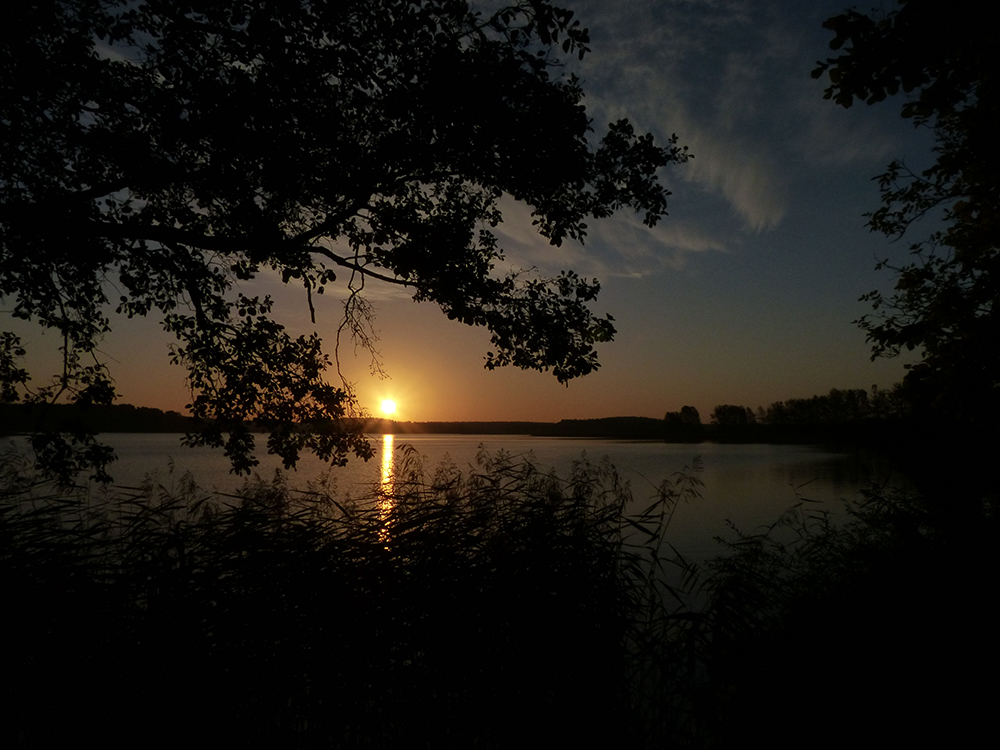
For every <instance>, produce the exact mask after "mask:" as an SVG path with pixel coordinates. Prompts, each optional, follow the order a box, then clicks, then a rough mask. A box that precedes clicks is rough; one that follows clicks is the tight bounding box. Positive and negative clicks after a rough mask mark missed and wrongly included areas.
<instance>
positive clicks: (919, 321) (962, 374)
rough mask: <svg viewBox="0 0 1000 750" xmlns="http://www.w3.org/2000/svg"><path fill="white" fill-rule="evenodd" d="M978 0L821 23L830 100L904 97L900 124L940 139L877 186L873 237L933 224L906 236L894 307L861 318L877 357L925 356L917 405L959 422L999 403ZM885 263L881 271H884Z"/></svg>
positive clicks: (913, 374)
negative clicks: (923, 161)
mask: <svg viewBox="0 0 1000 750" xmlns="http://www.w3.org/2000/svg"><path fill="white" fill-rule="evenodd" d="M983 21H984V19H983V18H982V5H981V4H980V3H976V2H973V1H972V0H961V1H960V2H957V3H950V4H949V5H948V6H947V8H945V7H943V6H942V4H941V3H938V2H932V1H931V0H900V2H899V5H898V7H897V8H896V9H895V10H892V11H890V12H888V13H885V14H884V15H882V16H869V15H864V14H862V13H859V12H857V11H848V12H846V13H844V14H842V15H839V16H836V17H834V18H830V19H829V20H828V21H826V23H825V24H824V25H825V27H826V28H828V29H830V30H831V31H833V32H834V39H833V41H832V42H831V47H832V48H833V49H836V50H843V51H842V52H841V54H840V55H839V56H838V57H835V58H830V59H827V60H826V61H825V62H821V63H819V64H818V67H817V68H816V70H815V71H813V76H814V77H820V76H821V75H823V74H824V73H825V74H827V75H828V76H829V80H830V85H829V87H828V88H827V89H826V98H828V99H832V100H833V101H835V102H836V103H837V104H840V105H841V106H844V107H850V106H851V104H852V103H853V102H854V101H855V100H859V101H863V102H866V103H868V104H873V103H876V102H880V101H882V100H884V99H886V98H887V97H889V96H893V95H896V94H898V93H900V92H902V93H904V94H907V95H909V96H908V97H907V99H906V100H905V101H904V103H903V105H902V111H901V114H902V116H903V117H905V118H908V119H910V120H911V121H912V122H913V123H914V125H915V126H918V127H930V128H933V131H934V147H933V151H934V156H935V160H934V162H933V164H932V165H931V166H930V167H928V168H927V169H925V170H922V171H919V172H914V171H912V170H911V169H910V168H909V167H907V165H906V164H904V163H903V162H901V161H894V162H892V163H891V164H890V165H889V167H888V169H887V170H886V172H885V173H884V174H882V175H881V176H879V177H878V178H877V180H878V184H879V188H880V190H881V193H882V203H881V206H880V207H879V208H878V209H876V210H875V211H873V212H872V213H870V214H868V225H869V227H870V228H871V229H872V230H873V231H878V232H882V233H884V234H886V235H888V236H890V237H893V238H902V237H903V236H904V235H906V234H907V232H908V231H909V230H911V229H914V230H915V228H914V224H916V223H917V222H918V221H919V220H921V219H924V218H925V217H929V218H931V219H932V221H939V222H940V223H938V224H935V225H934V226H936V227H937V228H936V229H934V231H931V232H930V233H929V236H927V237H925V238H920V239H913V238H912V237H910V242H911V245H910V249H911V251H912V253H913V260H912V261H911V262H910V263H908V264H906V265H904V266H902V267H900V268H895V269H894V270H896V271H897V274H898V277H897V283H896V291H895V293H894V294H893V295H892V296H891V297H888V298H886V297H883V296H882V295H881V294H879V293H878V292H872V293H871V294H869V295H866V296H865V297H863V298H862V299H865V300H868V301H871V302H872V307H873V309H874V310H875V313H873V314H871V315H867V316H865V317H863V318H862V319H861V321H860V324H861V327H862V328H863V329H864V330H866V331H867V333H868V338H869V341H871V343H872V345H873V354H874V356H879V355H892V354H896V353H898V352H899V351H901V350H903V349H907V350H914V349H920V350H922V354H923V356H922V361H921V362H920V363H919V364H917V365H915V366H913V367H912V368H911V370H910V372H909V374H908V375H907V379H906V384H907V385H908V386H909V388H910V390H911V391H912V393H913V394H914V396H916V397H917V398H918V399H919V400H922V401H924V402H925V403H927V404H929V405H932V406H935V407H937V408H939V409H941V410H945V411H947V412H950V413H952V414H954V415H960V416H963V417H975V416H982V415H984V414H986V413H994V412H995V410H996V409H997V407H998V404H1000V397H998V392H1000V349H998V348H997V346H996V342H997V341H998V340H1000V321H998V317H997V309H996V302H997V297H998V292H1000V289H998V283H1000V252H998V248H1000V215H998V213H1000V212H998V207H1000V143H998V139H997V134H998V133H1000V95H998V86H1000V80H998V78H997V65H996V51H995V39H996V32H995V30H994V29H993V27H992V26H991V25H990V24H988V23H984V22H983ZM886 265H887V264H885V263H883V264H880V266H886Z"/></svg>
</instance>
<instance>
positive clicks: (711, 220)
mask: <svg viewBox="0 0 1000 750" xmlns="http://www.w3.org/2000/svg"><path fill="white" fill-rule="evenodd" d="M563 4H564V5H566V6H567V7H570V8H571V9H573V10H574V11H576V13H577V16H578V17H579V18H580V20H581V21H582V23H583V24H584V25H585V26H587V27H588V28H589V29H590V38H591V47H592V50H593V51H592V52H591V53H590V54H589V55H588V56H587V57H586V58H585V59H584V61H582V62H579V61H575V60H574V61H573V62H572V63H571V64H569V65H568V66H567V68H566V73H567V74H568V73H569V72H573V73H576V74H577V75H578V76H580V77H581V79H582V81H583V87H584V90H585V92H586V94H587V97H586V100H585V104H586V106H587V109H588V113H589V115H590V117H592V118H593V121H594V126H595V130H596V131H597V132H596V135H597V136H599V135H601V134H602V133H603V130H604V128H605V127H606V124H607V123H608V122H609V121H611V120H616V119H619V118H621V117H628V118H629V119H630V120H631V121H632V122H633V124H634V125H635V126H636V128H637V130H640V131H649V132H652V133H653V134H654V136H656V137H657V138H658V139H659V140H660V141H661V142H664V143H665V142H666V139H667V138H669V137H670V135H671V134H673V133H676V134H677V136H678V137H679V140H680V143H681V144H683V145H687V146H688V147H689V148H690V151H691V153H692V154H693V155H694V158H693V159H692V160H691V161H690V162H689V163H688V164H686V165H680V166H675V167H673V168H670V169H668V170H665V171H664V173H663V175H662V179H663V180H664V181H665V183H666V184H667V185H668V186H669V188H670V190H671V191H672V192H673V195H672V197H671V199H670V204H669V216H667V217H665V218H664V219H663V220H662V221H661V223H660V224H659V225H658V226H657V227H656V228H655V229H653V230H650V229H648V228H646V227H644V226H642V224H641V223H640V221H639V220H638V219H637V218H636V217H634V216H630V215H618V216H615V217H613V218H611V219H609V220H605V221H603V222H600V223H595V224H593V225H592V226H591V228H590V232H589V236H588V238H587V242H586V244H585V245H583V246H581V245H578V244H572V243H566V244H564V246H562V247H560V248H554V247H551V246H549V245H548V244H547V243H546V242H545V241H544V240H543V239H542V238H540V237H539V236H537V235H536V234H535V233H534V232H533V230H532V228H531V225H530V218H529V212H528V210H527V209H525V208H523V207H520V206H517V205H516V204H514V203H513V201H509V202H506V203H505V204H504V207H505V221H504V224H503V225H501V227H500V236H501V240H502V244H503V247H504V248H505V250H506V256H507V263H508V264H509V265H510V266H511V267H534V268H537V269H538V272H539V273H541V274H543V275H550V274H553V275H554V274H555V273H558V272H559V271H561V270H563V269H573V270H576V271H577V272H579V273H580V274H581V275H584V276H588V277H596V278H598V279H600V280H601V282H602V285H603V290H602V293H601V295H600V297H599V298H598V301H597V303H596V305H595V310H596V311H598V312H599V313H601V314H603V313H610V314H611V315H612V316H614V318H615V321H616V326H617V328H618V331H619V334H618V336H617V339H616V341H614V342H612V343H609V344H606V345H602V346H601V347H600V350H599V352H600V358H601V363H602V367H601V369H600V370H599V371H598V372H597V373H596V374H594V375H590V376H588V377H586V378H583V379H581V380H579V381H574V382H572V383H571V384H570V385H569V387H568V388H567V387H564V386H560V385H559V384H558V383H557V382H556V380H555V378H554V377H552V376H551V375H550V374H542V373H536V372H522V371H517V370H503V371H494V372H487V371H485V370H484V369H483V367H482V365H483V358H484V355H485V353H486V352H487V350H488V349H489V336H488V334H487V332H486V331H484V330H481V329H470V328H466V327H463V326H461V325H458V324H455V323H452V322H450V321H448V320H446V319H445V318H444V316H443V315H441V313H440V312H439V310H438V309H437V308H436V307H433V306H430V305H427V304H423V305H417V304H415V303H413V302H412V301H411V300H409V299H408V298H407V297H406V296H405V293H403V291H402V290H399V289H396V288H390V289H378V288H377V287H375V286H374V283H370V284H369V286H368V289H369V290H371V294H370V299H371V301H372V303H373V305H374V306H375V310H376V313H377V315H378V320H377V323H376V327H377V329H378V330H379V332H380V335H381V340H380V342H379V349H380V352H381V355H382V359H383V362H384V367H385V370H386V372H387V373H388V374H389V376H390V377H389V378H388V379H379V378H377V377H373V376H372V375H371V374H370V373H369V370H368V366H367V365H368V358H367V357H366V356H365V355H364V353H361V354H360V355H359V356H358V357H357V358H355V357H353V356H351V354H350V351H349V347H348V348H345V349H344V350H342V363H343V365H344V375H345V376H346V377H347V378H348V379H349V380H350V381H351V382H352V383H353V384H354V387H355V388H356V391H357V393H358V396H359V398H360V399H361V402H362V405H363V406H366V407H368V408H369V409H370V410H371V411H373V412H376V411H377V407H378V403H379V402H380V401H381V400H382V399H383V398H387V397H391V398H394V399H395V400H396V401H397V403H398V405H399V414H398V417H399V418H400V419H412V420H479V419H483V420H487V419H512V420H542V421H554V420H558V419H562V418H583V417H603V416H615V415H640V416H651V417H662V416H663V413H664V412H666V411H668V410H677V409H679V408H680V407H681V406H682V405H684V404H692V405H694V406H696V407H697V408H698V409H699V410H700V411H701V412H702V416H703V419H706V420H707V418H708V414H709V412H710V411H711V408H712V407H713V406H714V405H716V404H719V403H736V404H742V405H748V406H751V407H756V406H759V405H767V404H768V403H770V402H772V401H775V400H780V399H786V398H790V397H804V396H809V395H812V394H814V393H823V392H826V391H827V390H829V389H830V388H834V387H836V388H859V387H860V388H869V387H870V386H871V385H872V384H878V385H879V386H888V385H891V384H892V383H894V382H896V381H898V380H899V379H900V378H901V377H902V375H903V372H904V370H903V361H901V360H899V359H897V360H879V361H877V362H874V363H873V362H871V361H870V358H869V347H868V345H867V344H866V342H865V340H864V334H863V332H861V331H860V330H859V329H858V328H857V327H856V326H854V325H852V321H853V320H855V319H857V318H858V317H860V316H861V315H863V314H864V313H865V312H866V311H867V308H866V305H865V304H864V303H861V302H859V301H858V297H859V296H860V295H861V294H863V293H865V292H867V291H869V290H871V289H874V288H880V289H882V290H889V289H891V287H892V283H893V278H892V275H891V272H888V271H882V272H876V271H875V269H874V266H875V263H876V261H877V260H878V259H882V258H886V257H888V258H892V259H896V260H903V259H904V258H905V254H906V247H905V244H904V243H896V244H893V243H890V242H889V241H888V240H886V238H884V237H882V236H880V235H872V234H871V233H870V232H869V231H868V230H867V229H866V227H865V225H864V218H863V217H862V214H863V213H864V212H865V211H869V210H873V209H874V208H875V207H876V206H877V205H878V192H877V187H876V185H875V183H874V182H872V179H871V178H872V177H874V176H875V175H877V174H879V173H880V172H881V171H882V170H883V169H884V168H885V166H886V164H887V163H888V162H889V161H890V160H892V159H895V158H903V159H905V160H906V161H907V163H909V164H910V165H911V166H914V167H921V166H922V165H923V164H926V163H927V161H928V159H929V156H930V150H929V149H930V134H929V133H928V132H926V131H916V130H914V129H913V127H912V126H911V125H910V124H909V123H908V122H907V121H904V120H902V119H901V118H900V117H899V102H893V101H888V102H883V103H882V104H881V105H878V106H875V107H866V106H859V105H856V106H855V107H854V108H853V109H851V110H844V109H842V108H840V107H837V106H835V105H834V104H832V103H831V102H828V101H825V100H824V99H823V98H822V92H823V88H824V86H825V83H824V82H823V81H817V80H813V79H812V78H811V77H810V72H811V70H812V69H813V68H814V67H815V62H816V61H817V60H818V59H821V58H824V57H826V56H828V54H830V53H829V49H828V43H829V39H830V37H831V34H830V32H828V31H826V30H824V29H823V28H822V22H823V20H824V19H826V18H828V17H830V16H832V15H835V14H837V13H839V12H841V11H842V10H844V8H845V6H844V5H842V4H841V3H839V2H835V1H834V2H827V1H826V0H823V1H819V2H793V1H789V0H781V1H776V2H760V1H758V2H755V1H752V0H746V1H744V0H631V1H630V0H619V2H615V3H608V2H605V1H603V0H566V1H565V2H564V3H563ZM501 270H503V269H501ZM254 286H255V288H254V289H253V290H252V291H253V292H254V293H260V292H265V293H275V294H276V296H277V298H278V313H279V315H280V316H281V317H282V320H283V321H284V322H286V323H287V324H288V325H289V328H290V329H292V330H293V331H298V330H307V329H309V328H310V327H311V326H310V324H309V322H308V317H307V306H306V302H305V300H304V299H302V298H301V297H300V296H299V295H297V294H292V293H290V292H289V291H288V290H282V289H281V288H280V284H278V283H277V282H276V281H274V280H262V281H259V282H257V283H256V284H255V285H254ZM317 312H318V314H319V319H318V321H317V322H318V326H317V328H318V330H319V331H320V333H321V334H322V335H323V336H324V338H325V339H326V340H327V341H328V342H331V344H332V339H333V333H334V331H335V330H336V327H337V324H338V323H339V320H340V309H339V302H338V298H337V296H336V295H335V294H331V295H328V296H327V299H326V300H324V301H323V302H322V304H321V305H320V306H319V307H318V309H317ZM114 324H115V326H116V327H117V330H116V333H115V334H114V335H112V336H110V337H109V338H108V339H107V341H106V342H105V346H104V347H103V351H104V353H105V354H106V355H107V356H108V357H109V358H110V359H111V365H112V372H113V374H114V375H115V377H116V379H117V383H118V388H119V391H120V393H121V394H122V398H121V400H122V401H125V402H131V403H136V404H143V405H149V406H156V407H160V408H164V409H181V408H182V407H183V405H184V404H185V403H186V402H187V400H188V394H187V392H186V390H185V387H184V378H183V372H182V371H181V370H180V368H178V367H168V366H167V364H166V363H167V345H168V343H169V339H168V338H167V337H166V336H165V335H163V334H162V333H161V332H159V331H158V329H157V326H156V324H155V323H153V322H149V321H146V322H135V321H115V323H114ZM36 339H37V337H36ZM41 341H42V342H44V343H45V345H46V346H47V347H48V349H49V350H50V352H51V351H54V349H55V348H56V347H57V346H58V342H56V341H55V337H54V336H52V335H51V334H49V335H48V336H46V337H44V338H43V339H41ZM45 361H46V362H47V363H48V364H49V365H50V366H52V365H54V362H53V361H52V360H51V358H50V359H48V360H45Z"/></svg>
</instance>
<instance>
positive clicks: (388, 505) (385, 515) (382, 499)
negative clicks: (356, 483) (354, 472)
mask: <svg viewBox="0 0 1000 750" xmlns="http://www.w3.org/2000/svg"><path fill="white" fill-rule="evenodd" d="M393 437H394V436H393V435H383V436H382V483H381V485H380V487H379V489H380V490H381V491H380V492H379V501H378V515H379V520H380V521H381V522H382V530H381V531H380V532H379V541H381V542H383V543H388V541H389V529H388V523H389V516H390V515H391V513H392V507H393V500H392V490H393V485H394V483H395V480H396V476H395V462H394V456H393Z"/></svg>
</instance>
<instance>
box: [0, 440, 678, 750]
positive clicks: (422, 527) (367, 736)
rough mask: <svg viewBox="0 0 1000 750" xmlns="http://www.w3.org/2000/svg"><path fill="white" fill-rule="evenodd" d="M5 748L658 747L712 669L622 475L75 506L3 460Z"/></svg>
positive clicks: (116, 498) (666, 560) (674, 566)
mask: <svg viewBox="0 0 1000 750" xmlns="http://www.w3.org/2000/svg"><path fill="white" fill-rule="evenodd" d="M3 470H4V475H3V478H2V489H0V499H2V505H0V576H2V578H0V591H2V596H3V598H4V600H5V609H6V612H7V615H5V616H4V618H3V630H4V633H3V635H4V644H5V647H4V649H3V657H2V659H3V663H2V665H0V675H2V676H0V681H2V683H3V685H4V689H3V695H2V697H0V704H2V708H0V711H2V729H0V732H2V733H3V734H2V735H0V743H2V744H3V745H4V746H6V747H44V746H54V745H56V744H57V743H64V742H68V741H72V742H74V743H78V742H79V741H80V740H81V738H85V737H90V738H95V739H98V740H99V741H100V742H101V743H102V744H103V745H105V746H118V745H126V744H128V745H130V746H135V745H150V744H152V745H157V744H168V743H174V742H179V741H189V740H190V738H191V737H199V738H203V739H204V740H207V741H217V742H225V743H226V744H231V745H245V746H268V747H314V746H317V747H319V746H322V747H399V746H426V747H451V746H456V747H457V746H462V747H506V746H512V745H518V746H521V745H523V744H524V743H525V742H527V741H529V740H530V741H531V742H533V743H537V742H539V741H542V742H546V743H548V742H552V743H556V742H558V743H559V744H564V743H567V742H570V743H572V742H579V743H586V744H587V745H591V744H593V743H595V742H597V743H601V744H614V745H617V744H621V743H623V742H630V743H633V745H635V746H643V745H652V744H658V743H659V741H660V740H662V738H663V737H664V736H665V735H666V734H669V733H670V732H677V731H678V727H682V726H683V725H684V724H685V722H686V721H688V720H689V719H688V717H689V714H690V711H691V703H690V701H687V700H686V699H684V698H679V697H678V696H684V695H688V694H690V692H691V689H690V683H691V682H692V681H693V680H696V679H697V677H698V668H697V665H696V661H697V660H696V659H692V657H691V651H690V648H687V647H684V646H682V645H680V644H682V643H683V642H685V641H690V640H691V638H690V634H691V632H692V627H693V623H696V622H697V618H696V617H695V616H693V615H692V614H691V613H690V610H689V606H688V601H687V597H688V595H689V592H690V587H691V585H692V584H693V582H694V579H693V578H691V576H690V573H691V568H690V567H689V566H685V565H684V563H683V561H682V560H680V559H679V557H678V556H676V555H675V554H673V553H672V552H671V549H670V548H669V546H668V545H666V544H665V542H664V531H665V530H666V528H667V526H668V524H669V518H670V517H671V515H672V513H673V511H674V509H675V507H676V505H677V503H679V502H681V501H682V500H684V499H686V498H688V497H690V496H691V495H692V493H694V492H696V490H697V479H696V476H695V475H694V474H693V473H690V472H689V473H686V474H679V475H677V476H675V477H673V478H672V479H671V480H670V481H667V482H665V483H664V484H663V485H661V487H660V488H659V490H658V491H657V492H656V494H655V496H654V497H653V498H652V500H651V502H650V503H649V505H648V507H647V508H645V510H643V511H642V512H640V513H637V514H631V515H630V509H631V508H633V507H634V504H633V499H632V496H631V492H630V489H629V487H628V485H627V483H625V482H624V481H622V479H621V477H619V476H618V474H617V473H616V472H615V470H614V469H613V467H611V466H610V465H608V464H606V463H600V464H593V463H589V462H586V461H580V462H578V463H577V464H576V465H575V467H574V468H573V470H572V472H571V473H570V475H569V476H568V477H566V478H559V477H557V476H555V475H553V474H551V473H547V472H543V471H541V470H539V468H538V467H537V466H536V465H535V463H534V462H533V461H532V460H531V459H530V457H512V456H509V455H506V454H503V453H498V454H488V453H486V452H482V453H481V454H480V457H479V463H478V469H477V470H474V471H470V472H466V473H463V472H460V471H458V470H457V469H456V468H455V467H453V466H441V467H438V468H437V469H436V470H435V471H434V472H433V473H430V474H428V473H427V472H425V471H424V469H423V467H422V466H421V465H420V462H419V459H418V457H417V456H416V455H414V454H412V453H411V454H410V455H409V456H408V457H407V459H406V460H405V461H404V467H403V471H401V472H399V473H398V474H397V477H398V479H397V481H396V482H395V483H394V484H393V485H392V486H390V487H379V488H373V491H372V493H371V494H370V496H367V497H364V498H357V499H355V500H351V499H348V498H344V497H341V496H337V495H336V494H335V493H333V492H332V491H331V490H330V488H329V486H314V487H310V488H308V489H306V490H304V491H297V490H293V489H292V488H291V487H290V486H289V485H288V483H287V481H286V480H285V478H284V477H282V476H280V475H279V476H278V477H276V478H275V479H274V480H273V481H263V480H260V479H257V480H255V481H254V482H252V483H248V484H247V485H246V486H245V487H244V488H243V490H242V491H241V492H240V493H238V494H237V495H236V496H232V497H226V496H219V495H212V494H210V493H207V492H204V491H202V490H201V489H199V488H198V487H197V486H196V484H195V483H194V482H193V481H192V480H191V479H190V477H187V478H181V479H176V480H175V481H174V483H173V484H172V485H165V484H157V483H154V482H152V481H149V482H147V483H146V484H144V485H143V486H142V487H138V488H131V489H129V488H116V489H112V490H110V491H107V492H97V491H91V490H89V489H87V488H82V487H78V488H70V489H66V488H59V487H56V486H55V485H53V484H52V483H50V482H47V481H45V480H44V479H43V478H39V477H37V476H35V475H34V474H33V473H32V471H31V467H30V465H28V464H27V463H25V462H24V461H23V460H22V459H19V458H17V457H14V456H8V457H7V458H6V459H5V461H4V462H3Z"/></svg>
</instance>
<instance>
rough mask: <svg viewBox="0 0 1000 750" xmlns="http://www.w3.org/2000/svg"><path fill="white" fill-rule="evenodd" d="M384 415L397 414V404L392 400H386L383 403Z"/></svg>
mask: <svg viewBox="0 0 1000 750" xmlns="http://www.w3.org/2000/svg"><path fill="white" fill-rule="evenodd" d="M382 413H383V414H395V413H396V402H395V401H393V400H392V399H388V398H387V399H386V400H385V401H383V402H382Z"/></svg>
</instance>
